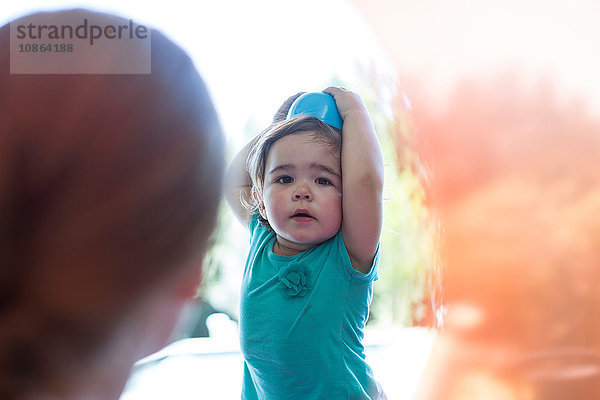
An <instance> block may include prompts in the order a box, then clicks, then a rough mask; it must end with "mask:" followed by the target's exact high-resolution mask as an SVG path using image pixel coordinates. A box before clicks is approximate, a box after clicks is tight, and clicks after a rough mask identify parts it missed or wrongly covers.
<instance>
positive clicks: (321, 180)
mask: <svg viewBox="0 0 600 400" xmlns="http://www.w3.org/2000/svg"><path fill="white" fill-rule="evenodd" d="M315 182H316V183H317V184H318V185H331V186H333V183H331V181H330V180H329V179H327V178H317V179H316V180H315Z"/></svg>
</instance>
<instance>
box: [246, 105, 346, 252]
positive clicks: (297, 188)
mask: <svg viewBox="0 0 600 400" xmlns="http://www.w3.org/2000/svg"><path fill="white" fill-rule="evenodd" d="M341 146H342V139H341V135H340V131H339V130H337V129H336V128H333V127H331V126H329V125H327V124H325V123H324V122H322V121H320V120H319V119H317V118H315V117H312V116H303V117H298V118H293V119H290V120H283V121H279V122H276V123H274V124H272V125H271V126H270V127H269V128H267V129H266V130H265V131H263V132H262V133H261V134H260V135H258V136H257V137H256V138H255V140H254V142H253V143H252V146H251V149H250V154H249V157H248V163H247V169H248V173H249V175H250V177H251V179H252V204H250V205H249V206H250V208H251V211H252V213H253V214H255V213H259V214H260V216H259V219H260V221H261V222H262V223H263V225H265V226H267V227H269V228H271V229H273V230H274V231H275V233H277V234H278V235H280V236H283V237H284V238H286V239H289V240H292V241H300V242H303V241H306V240H309V241H314V240H317V239H318V240H320V239H321V238H323V240H326V239H328V238H329V237H331V236H333V235H334V234H335V233H336V232H337V231H338V230H339V227H340V225H341V192H342V188H341V183H342V180H341V166H340V151H341ZM296 211H299V212H296ZM288 223H289V224H291V225H292V226H289V224H288ZM315 225H319V227H315ZM308 230H312V231H313V232H312V235H311V234H308V233H307V231H308ZM331 232H333V233H331ZM307 235H308V236H307ZM324 236H328V237H324ZM323 240H321V241H323Z"/></svg>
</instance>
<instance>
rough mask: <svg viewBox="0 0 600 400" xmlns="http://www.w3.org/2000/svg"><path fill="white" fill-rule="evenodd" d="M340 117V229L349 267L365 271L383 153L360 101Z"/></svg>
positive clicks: (375, 238)
mask: <svg viewBox="0 0 600 400" xmlns="http://www.w3.org/2000/svg"><path fill="white" fill-rule="evenodd" d="M342 117H343V118H344V127H343V131H342V190H343V193H342V212H343V222H342V230H343V234H344V242H345V243H346V247H347V249H348V253H349V255H350V259H351V261H352V263H353V267H354V268H355V269H357V270H359V271H361V272H363V273H368V272H369V271H370V268H371V265H372V262H373V257H374V256H375V252H376V251H377V246H378V244H379V236H380V234H381V226H382V216H383V211H382V199H381V198H382V192H383V156H382V154H381V148H380V146H379V140H378V139H377V135H376V134H375V129H374V128H373V124H372V123H371V119H370V117H369V114H368V112H367V110H366V108H365V107H364V105H363V104H362V102H359V103H358V104H357V105H356V106H354V107H351V108H350V109H349V110H347V112H346V113H344V114H343V115H342Z"/></svg>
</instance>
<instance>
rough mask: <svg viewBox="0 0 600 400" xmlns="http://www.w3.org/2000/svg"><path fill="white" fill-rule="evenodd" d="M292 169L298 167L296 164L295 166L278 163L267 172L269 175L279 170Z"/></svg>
mask: <svg viewBox="0 0 600 400" xmlns="http://www.w3.org/2000/svg"><path fill="white" fill-rule="evenodd" d="M290 169H296V167H295V166H293V165H292V164H283V165H278V166H276V167H275V168H273V169H272V170H270V171H269V172H267V173H268V174H269V175H270V174H272V173H274V172H277V171H288V170H290Z"/></svg>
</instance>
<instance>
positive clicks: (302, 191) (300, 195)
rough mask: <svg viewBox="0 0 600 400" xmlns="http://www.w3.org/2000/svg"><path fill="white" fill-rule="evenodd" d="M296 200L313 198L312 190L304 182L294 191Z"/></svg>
mask: <svg viewBox="0 0 600 400" xmlns="http://www.w3.org/2000/svg"><path fill="white" fill-rule="evenodd" d="M294 200H308V201H310V200H312V193H311V192H310V190H309V188H308V186H306V185H303V184H302V185H298V186H297V187H296V190H295V191H294Z"/></svg>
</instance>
